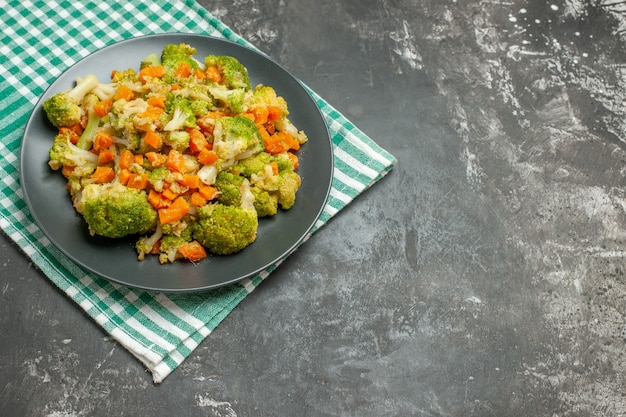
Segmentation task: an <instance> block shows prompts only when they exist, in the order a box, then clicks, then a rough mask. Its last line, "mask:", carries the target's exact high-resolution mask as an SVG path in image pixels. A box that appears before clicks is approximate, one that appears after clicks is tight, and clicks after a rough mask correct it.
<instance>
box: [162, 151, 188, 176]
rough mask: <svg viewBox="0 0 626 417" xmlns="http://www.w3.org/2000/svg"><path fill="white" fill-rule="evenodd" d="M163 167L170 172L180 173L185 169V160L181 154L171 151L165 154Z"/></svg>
mask: <svg viewBox="0 0 626 417" xmlns="http://www.w3.org/2000/svg"><path fill="white" fill-rule="evenodd" d="M165 165H167V167H168V168H169V169H170V171H176V172H182V171H183V170H184V168H185V158H183V154H181V153H180V152H178V151H177V150H175V149H172V150H170V152H169V153H168V154H167V159H166V160H165Z"/></svg>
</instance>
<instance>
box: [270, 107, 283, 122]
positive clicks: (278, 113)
mask: <svg viewBox="0 0 626 417" xmlns="http://www.w3.org/2000/svg"><path fill="white" fill-rule="evenodd" d="M282 115H283V110H282V109H281V108H280V107H278V106H267V120H269V121H271V122H275V121H276V120H278V119H280V118H281V117H282Z"/></svg>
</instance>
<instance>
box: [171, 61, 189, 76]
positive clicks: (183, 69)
mask: <svg viewBox="0 0 626 417" xmlns="http://www.w3.org/2000/svg"><path fill="white" fill-rule="evenodd" d="M190 75H191V66H190V65H189V64H188V63H187V62H185V61H180V62H179V63H178V66H177V67H176V70H175V71H174V76H175V77H180V78H188V77H189V76H190Z"/></svg>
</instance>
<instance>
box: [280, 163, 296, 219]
mask: <svg viewBox="0 0 626 417" xmlns="http://www.w3.org/2000/svg"><path fill="white" fill-rule="evenodd" d="M300 183H301V180H300V175H298V174H297V173H296V172H293V171H286V172H283V173H281V174H280V175H279V181H278V204H280V207H281V208H282V209H283V210H289V209H290V208H291V207H293V205H294V204H295V202H296V192H297V191H298V188H300Z"/></svg>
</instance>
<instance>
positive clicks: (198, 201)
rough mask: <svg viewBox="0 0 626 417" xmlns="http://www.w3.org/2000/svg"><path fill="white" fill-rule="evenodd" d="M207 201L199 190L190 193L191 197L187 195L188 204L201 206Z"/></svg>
mask: <svg viewBox="0 0 626 417" xmlns="http://www.w3.org/2000/svg"><path fill="white" fill-rule="evenodd" d="M207 202H208V200H207V199H206V198H204V197H203V196H202V194H200V192H198V191H194V192H193V193H191V197H189V204H191V205H192V206H193V207H202V206H204V205H205V204H206V203H207Z"/></svg>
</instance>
